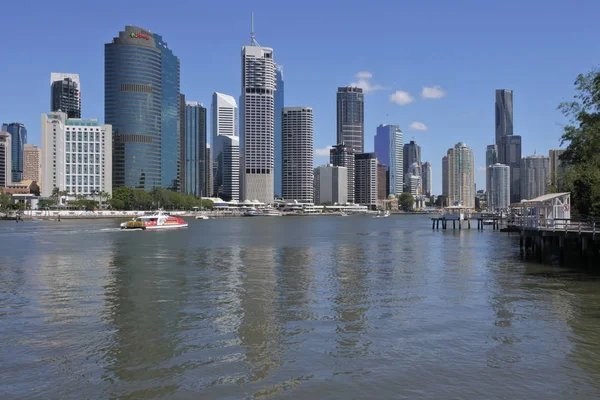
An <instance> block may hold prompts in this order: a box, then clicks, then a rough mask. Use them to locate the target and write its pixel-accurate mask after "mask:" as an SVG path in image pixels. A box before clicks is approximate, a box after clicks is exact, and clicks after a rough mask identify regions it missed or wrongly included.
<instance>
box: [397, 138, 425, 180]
mask: <svg viewBox="0 0 600 400" xmlns="http://www.w3.org/2000/svg"><path fill="white" fill-rule="evenodd" d="M403 152H404V156H403V160H402V161H403V167H402V168H403V172H404V176H406V174H407V173H408V170H409V169H410V167H411V165H413V164H416V165H417V166H418V167H419V168H418V169H417V170H415V171H414V174H415V175H416V176H421V164H422V163H421V146H419V145H417V144H416V143H415V141H414V140H411V141H410V142H409V143H406V144H405V145H404V149H403Z"/></svg>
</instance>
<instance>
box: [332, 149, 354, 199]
mask: <svg viewBox="0 0 600 400" xmlns="http://www.w3.org/2000/svg"><path fill="white" fill-rule="evenodd" d="M354 157H355V152H354V149H352V148H351V147H349V146H346V145H345V144H343V143H340V144H337V145H335V146H333V147H332V148H331V150H329V162H330V163H331V164H332V165H334V166H336V167H346V168H347V169H348V171H347V177H348V185H347V186H348V187H347V190H348V203H354V183H355V182H354V165H355V159H354Z"/></svg>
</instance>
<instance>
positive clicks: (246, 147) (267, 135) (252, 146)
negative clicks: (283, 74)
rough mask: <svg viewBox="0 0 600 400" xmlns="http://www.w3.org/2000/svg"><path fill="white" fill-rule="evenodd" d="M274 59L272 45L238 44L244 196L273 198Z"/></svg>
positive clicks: (253, 198)
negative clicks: (239, 51) (240, 60)
mask: <svg viewBox="0 0 600 400" xmlns="http://www.w3.org/2000/svg"><path fill="white" fill-rule="evenodd" d="M253 30H254V28H253ZM275 85H276V83H275V62H274V60H273V49H271V48H269V47H261V46H259V45H258V43H257V42H256V40H254V32H252V41H251V45H250V46H243V47H242V103H243V104H242V107H243V121H244V122H243V126H242V143H243V149H242V151H243V153H244V167H245V168H244V176H243V181H244V182H243V185H242V186H243V190H244V196H243V197H244V199H248V200H258V201H260V202H262V203H265V204H271V203H273V199H274V184H275V181H274V177H275V172H274V167H275V157H274V146H275V144H274V140H275V126H274V125H275V120H274V117H275V99H274V96H275V90H276V86H275Z"/></svg>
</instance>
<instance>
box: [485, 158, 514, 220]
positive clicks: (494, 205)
mask: <svg viewBox="0 0 600 400" xmlns="http://www.w3.org/2000/svg"><path fill="white" fill-rule="evenodd" d="M486 170H487V171H488V173H487V174H486V175H487V188H488V189H487V208H488V210H490V211H500V210H505V209H507V208H508V207H509V206H510V167H509V166H508V165H503V164H500V163H495V164H492V165H488V166H487V167H486Z"/></svg>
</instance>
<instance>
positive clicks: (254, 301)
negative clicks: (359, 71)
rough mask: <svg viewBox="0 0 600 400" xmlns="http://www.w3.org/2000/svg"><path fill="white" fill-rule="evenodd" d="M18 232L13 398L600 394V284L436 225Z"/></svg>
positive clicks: (9, 365)
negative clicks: (524, 260) (438, 227)
mask: <svg viewBox="0 0 600 400" xmlns="http://www.w3.org/2000/svg"><path fill="white" fill-rule="evenodd" d="M189 223H190V227H189V228H188V229H186V230H178V231H171V232H121V231H119V230H118V229H116V228H115V227H116V226H118V222H117V221H116V220H115V221H99V222H98V221H65V220H63V221H62V222H25V223H21V224H15V223H14V222H0V398H2V399H11V398H43V399H54V398H114V397H118V398H131V399H146V398H176V399H179V398H203V399H210V398H223V399H238V398H273V397H277V398H314V399H318V398H339V399H348V398H411V399H412V398H424V399H442V398H444V399H446V398H448V399H449V398H461V399H534V398H535V399H592V398H599V397H600V281H599V280H597V279H596V278H594V277H593V276H591V275H589V274H584V273H580V272H576V271H575V270H565V269H558V268H556V267H551V266H541V265H536V264H529V263H525V262H523V261H521V260H520V258H519V253H518V243H515V238H511V237H509V236H507V235H506V234H499V233H494V232H492V231H491V230H486V231H484V232H478V231H477V230H470V231H469V230H465V229H463V230H462V231H460V232H459V231H454V232H453V231H452V230H449V231H437V232H433V231H432V230H431V224H430V222H429V220H428V219H427V217H424V216H393V217H390V218H386V219H373V218H370V217H348V218H340V217H297V218H293V217H284V218H267V217H262V218H260V217H259V218H238V219H224V220H208V221H196V220H190V221H189Z"/></svg>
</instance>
